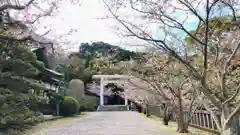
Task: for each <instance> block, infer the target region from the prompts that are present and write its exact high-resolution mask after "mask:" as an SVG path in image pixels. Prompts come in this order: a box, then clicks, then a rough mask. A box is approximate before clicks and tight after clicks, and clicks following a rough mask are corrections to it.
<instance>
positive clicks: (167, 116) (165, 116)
mask: <svg viewBox="0 0 240 135" xmlns="http://www.w3.org/2000/svg"><path fill="white" fill-rule="evenodd" d="M168 109H169V108H168V107H166V106H165V107H164V112H163V124H164V125H168V122H169V121H170V119H171V116H172V112H171V111H170V112H169V110H168Z"/></svg>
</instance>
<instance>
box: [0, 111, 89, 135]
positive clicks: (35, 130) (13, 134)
mask: <svg viewBox="0 0 240 135" xmlns="http://www.w3.org/2000/svg"><path fill="white" fill-rule="evenodd" d="M87 114H88V113H87V112H81V113H80V114H77V115H74V116H71V117H62V118H60V119H56V120H49V121H45V122H42V123H39V124H37V125H36V126H34V127H32V128H31V129H29V130H26V131H24V132H22V131H18V130H9V131H8V133H0V135H38V134H39V135H40V134H41V132H42V131H44V129H47V128H54V127H57V126H60V125H62V124H71V123H72V122H73V121H74V120H76V118H80V117H84V116H86V115H87Z"/></svg>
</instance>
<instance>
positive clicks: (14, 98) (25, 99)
mask: <svg viewBox="0 0 240 135" xmlns="http://www.w3.org/2000/svg"><path fill="white" fill-rule="evenodd" d="M0 53H1V54H2V55H1V56H0V102H1V103H0V128H1V129H3V130H4V129H7V128H22V127H25V126H26V125H29V124H34V123H36V122H38V121H40V120H41V118H40V116H41V113H39V110H38V105H37V104H38V103H40V102H42V101H43V100H45V99H44V98H41V97H39V96H37V93H41V90H45V87H44V85H43V84H41V83H40V81H38V80H36V79H38V74H39V72H40V71H41V70H43V68H44V66H43V63H41V62H39V61H37V58H36V56H35V55H34V54H33V53H32V52H30V50H29V49H28V48H26V47H25V45H24V44H20V43H19V42H13V43H8V42H5V43H4V42H1V45H0ZM30 89H32V90H33V91H32V92H33V93H29V90H30Z"/></svg>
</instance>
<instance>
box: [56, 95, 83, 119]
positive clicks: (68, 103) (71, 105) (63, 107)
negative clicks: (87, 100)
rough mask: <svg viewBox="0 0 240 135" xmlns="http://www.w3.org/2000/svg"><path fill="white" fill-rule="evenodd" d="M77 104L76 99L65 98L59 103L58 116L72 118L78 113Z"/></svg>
mask: <svg viewBox="0 0 240 135" xmlns="http://www.w3.org/2000/svg"><path fill="white" fill-rule="evenodd" d="M78 108H79V103H78V101H77V100H76V99H74V98H73V97H71V96H65V97H64V100H63V101H62V102H61V103H60V105H59V109H60V115H61V116H72V115H74V114H76V113H77V112H78Z"/></svg>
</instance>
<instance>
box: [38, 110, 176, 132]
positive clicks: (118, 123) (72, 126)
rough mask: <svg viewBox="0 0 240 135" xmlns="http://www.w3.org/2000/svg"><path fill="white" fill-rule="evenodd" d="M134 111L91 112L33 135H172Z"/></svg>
mask: <svg viewBox="0 0 240 135" xmlns="http://www.w3.org/2000/svg"><path fill="white" fill-rule="evenodd" d="M157 124H158V122H156V121H154V120H151V119H147V118H145V117H143V116H141V115H140V114H138V113H136V112H92V113H89V114H88V115H87V116H84V117H82V118H81V117H80V118H76V119H75V120H73V121H72V122H71V123H68V124H63V125H59V126H55V127H52V128H45V129H43V130H44V131H41V132H39V133H34V135H172V134H168V133H166V132H164V131H162V130H161V129H159V126H157Z"/></svg>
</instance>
